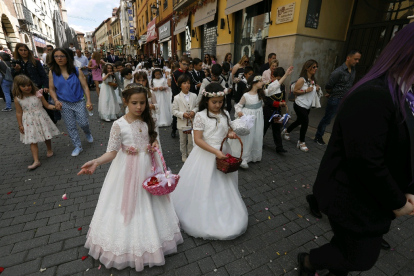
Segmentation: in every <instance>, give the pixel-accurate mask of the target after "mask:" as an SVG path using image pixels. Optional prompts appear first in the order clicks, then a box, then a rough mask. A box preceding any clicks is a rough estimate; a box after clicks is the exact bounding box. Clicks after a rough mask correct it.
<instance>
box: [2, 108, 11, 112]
mask: <svg viewBox="0 0 414 276" xmlns="http://www.w3.org/2000/svg"><path fill="white" fill-rule="evenodd" d="M9 111H13V109H11V108H8V107H6V108H3V109H2V110H1V112H9Z"/></svg>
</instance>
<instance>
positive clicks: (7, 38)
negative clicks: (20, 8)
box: [0, 14, 17, 51]
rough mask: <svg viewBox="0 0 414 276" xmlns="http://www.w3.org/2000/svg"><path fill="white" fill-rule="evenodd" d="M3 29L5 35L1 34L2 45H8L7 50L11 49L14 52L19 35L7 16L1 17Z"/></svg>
mask: <svg viewBox="0 0 414 276" xmlns="http://www.w3.org/2000/svg"><path fill="white" fill-rule="evenodd" d="M1 27H2V30H3V33H2V34H0V43H1V44H2V45H7V48H9V49H10V51H14V47H15V46H16V43H17V35H16V33H15V31H14V29H13V25H12V24H11V22H10V20H9V18H8V17H7V16H6V15H5V14H3V15H2V16H1Z"/></svg>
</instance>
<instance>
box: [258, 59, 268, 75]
mask: <svg viewBox="0 0 414 276" xmlns="http://www.w3.org/2000/svg"><path fill="white" fill-rule="evenodd" d="M267 69H270V65H269V62H267V63H265V64H263V65H262V66H261V67H260V75H263V72H264V71H266V70H267Z"/></svg>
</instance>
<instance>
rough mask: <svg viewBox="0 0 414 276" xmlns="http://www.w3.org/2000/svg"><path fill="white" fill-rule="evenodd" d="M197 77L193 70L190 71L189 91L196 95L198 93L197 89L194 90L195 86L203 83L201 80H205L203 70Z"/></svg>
mask: <svg viewBox="0 0 414 276" xmlns="http://www.w3.org/2000/svg"><path fill="white" fill-rule="evenodd" d="M198 73H199V74H198V75H199V76H197V74H196V72H195V70H193V71H191V73H190V74H191V88H190V91H191V92H193V93H196V94H197V95H198V93H200V91H199V90H198V89H196V85H197V84H199V83H202V82H203V79H205V77H206V74H205V73H204V71H203V70H201V71H199V72H198Z"/></svg>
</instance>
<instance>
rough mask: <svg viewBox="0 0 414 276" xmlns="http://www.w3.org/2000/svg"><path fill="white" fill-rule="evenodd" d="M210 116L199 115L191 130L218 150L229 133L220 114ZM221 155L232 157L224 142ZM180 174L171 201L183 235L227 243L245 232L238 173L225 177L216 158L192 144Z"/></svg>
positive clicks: (245, 225) (243, 207) (225, 119)
mask: <svg viewBox="0 0 414 276" xmlns="http://www.w3.org/2000/svg"><path fill="white" fill-rule="evenodd" d="M225 112H226V114H227V115H228V112H227V111H225ZM209 115H210V117H212V118H208V117H207V110H203V111H201V112H198V113H197V114H196V116H195V118H194V125H193V127H194V130H201V131H203V140H204V141H206V142H207V143H208V144H209V145H210V146H212V147H214V148H216V149H220V145H221V142H222V141H223V139H224V137H226V136H227V134H228V131H229V125H228V123H227V118H226V116H225V115H223V114H219V115H214V114H212V113H209ZM228 116H229V115H228ZM214 118H216V119H217V120H216V119H214ZM223 153H224V154H226V153H230V154H231V149H230V147H229V145H228V143H227V142H225V143H224V146H223ZM179 175H180V182H179V183H178V185H177V188H176V189H175V191H174V192H173V193H172V199H173V203H174V207H175V211H176V213H177V215H178V218H179V220H180V225H181V228H182V229H183V230H184V231H185V232H186V233H188V234H189V235H191V236H193V237H197V238H204V239H216V240H230V239H234V238H236V237H237V236H240V235H242V234H243V233H244V232H245V231H246V229H247V219H248V214H247V209H246V205H245V204H244V202H243V200H242V198H241V195H240V192H239V189H238V173H237V172H233V173H229V174H224V173H223V172H221V171H219V170H217V168H216V156H215V155H214V154H213V153H210V152H208V151H205V150H203V149H202V148H200V147H199V146H197V145H194V148H193V150H192V151H191V153H190V156H189V157H188V159H187V161H186V162H185V163H184V166H183V167H182V169H181V171H180V173H179Z"/></svg>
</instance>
